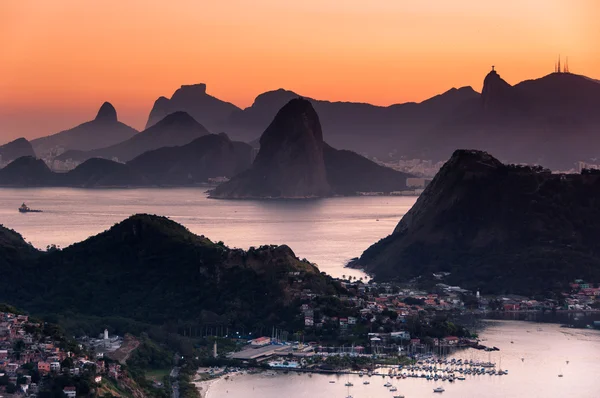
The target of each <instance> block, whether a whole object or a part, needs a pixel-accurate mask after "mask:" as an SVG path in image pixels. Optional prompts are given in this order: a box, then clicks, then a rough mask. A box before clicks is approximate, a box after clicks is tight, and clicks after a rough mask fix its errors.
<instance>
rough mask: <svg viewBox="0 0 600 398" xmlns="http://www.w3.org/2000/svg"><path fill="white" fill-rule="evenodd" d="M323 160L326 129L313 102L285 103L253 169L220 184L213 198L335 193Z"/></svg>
mask: <svg viewBox="0 0 600 398" xmlns="http://www.w3.org/2000/svg"><path fill="white" fill-rule="evenodd" d="M331 192H332V191H331V187H330V186H329V183H328V182H327V175H326V172H325V161H324V160H323V132H322V131H321V125H320V123H319V116H318V115H317V113H316V112H315V110H314V109H313V107H312V105H311V104H310V102H309V101H307V100H305V99H300V98H295V99H292V100H290V101H289V102H288V103H287V104H286V105H284V106H283V107H282V108H281V109H280V110H279V112H277V115H275V118H274V119H273V122H272V123H271V124H270V125H269V127H267V129H266V130H265V132H264V133H263V135H262V136H261V138H260V151H259V152H258V155H257V156H256V159H255V160H254V163H253V164H252V166H251V168H250V169H249V170H247V171H245V172H243V173H241V174H239V175H237V176H235V177H234V178H233V179H231V181H229V182H226V183H225V184H222V185H220V186H218V187H217V188H216V189H215V191H214V193H213V194H212V196H213V197H217V198H218V197H221V198H239V199H241V198H307V197H309V198H310V197H321V196H328V195H330V194H331Z"/></svg>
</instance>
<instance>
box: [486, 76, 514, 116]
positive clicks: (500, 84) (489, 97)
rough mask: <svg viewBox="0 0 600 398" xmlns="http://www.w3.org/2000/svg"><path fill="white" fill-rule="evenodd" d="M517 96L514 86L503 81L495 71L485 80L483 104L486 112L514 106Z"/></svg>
mask: <svg viewBox="0 0 600 398" xmlns="http://www.w3.org/2000/svg"><path fill="white" fill-rule="evenodd" d="M516 96H517V95H516V92H515V90H514V88H513V86H511V85H510V84H508V83H507V82H506V81H505V80H504V79H502V78H501V77H500V75H499V74H498V72H496V71H495V70H492V71H491V72H490V73H488V74H487V76H486V77H485V79H484V80H483V90H481V104H482V107H483V109H485V110H492V109H496V108H499V107H500V108H502V107H507V106H508V107H510V106H513V105H514V101H515V99H516Z"/></svg>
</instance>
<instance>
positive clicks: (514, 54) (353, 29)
mask: <svg viewBox="0 0 600 398" xmlns="http://www.w3.org/2000/svg"><path fill="white" fill-rule="evenodd" d="M0 15H1V16H0V22H2V23H1V26H2V32H3V34H2V35H0V36H1V37H2V38H1V39H0V43H1V44H2V48H3V55H4V57H3V63H2V64H1V65H0V141H1V142H6V141H9V140H11V139H14V138H17V137H20V136H24V137H26V138H30V139H32V138H36V137H41V136H45V135H48V134H51V133H55V132H58V131H61V130H64V129H67V128H70V127H73V126H75V125H77V124H79V123H82V122H85V121H87V120H91V119H92V118H93V117H94V116H95V114H96V112H97V110H98V108H99V107H100V105H101V104H102V103H103V102H104V101H109V102H111V103H112V104H113V105H114V106H115V108H116V109H117V112H118V114H119V119H120V120H121V121H122V122H124V123H126V124H128V125H130V126H132V127H134V128H137V129H142V128H143V126H144V125H145V123H146V120H147V117H148V113H149V111H150V109H151V108H152V105H153V103H154V101H155V100H156V99H157V98H158V97H159V96H167V97H170V96H171V95H172V93H173V92H174V91H175V90H176V89H177V88H178V87H180V86H181V85H184V84H195V83H201V82H203V83H206V84H207V92H208V93H209V94H211V95H213V96H215V97H217V98H219V99H222V100H224V101H228V102H231V103H233V104H235V105H237V106H239V107H242V108H244V107H247V106H249V105H251V104H252V101H253V100H254V98H255V97H256V95H258V94H260V93H262V92H265V91H269V90H274V89H277V88H285V89H288V90H292V91H295V92H298V93H300V94H302V95H306V96H309V97H313V98H317V99H325V100H331V101H352V102H368V103H372V104H375V105H384V106H385V105H390V104H394V103H403V102H412V101H414V102H420V101H423V100H425V99H427V98H430V97H432V96H434V95H437V94H440V93H443V92H445V91H447V90H448V89H450V88H452V87H457V88H458V87H462V86H472V87H473V88H474V89H475V90H477V91H480V90H481V86H482V83H483V77H484V76H485V73H487V72H488V71H489V69H490V66H491V65H496V66H497V69H498V70H499V73H500V74H501V75H502V77H503V78H504V79H505V80H507V81H508V82H509V83H511V84H514V83H517V82H520V81H522V80H525V79H530V78H536V77H540V76H544V75H547V74H548V73H551V72H552V71H553V64H554V61H555V59H556V58H557V56H558V54H562V55H563V58H564V57H566V56H568V57H569V64H570V66H571V71H572V72H573V73H577V74H583V75H586V76H590V77H594V78H597V76H595V75H594V74H595V73H596V71H598V70H600V54H598V52H597V51H595V49H596V48H597V44H598V34H597V32H596V26H595V24H596V22H595V21H597V20H598V17H599V16H600V5H598V4H596V3H595V2H593V1H591V0H581V1H578V2H577V3H576V4H572V3H565V2H560V1H554V0H553V1H537V0H535V1H534V0H532V1H528V2H518V1H508V2H503V3H491V4H489V3H486V4H482V2H479V1H475V0H459V1H455V2H453V3H452V4H447V3H446V2H440V1H438V2H431V3H428V4H416V3H410V4H408V3H401V2H396V1H384V0H380V1H375V2H371V3H369V4H365V3H363V2H358V1H349V2H345V3H344V4H343V6H340V5H339V4H338V3H337V2H334V1H324V2H317V1H307V2H303V3H302V4H282V3H280V2H275V1H273V0H260V1H255V2H246V1H229V2H224V3H222V4H218V5H217V4H208V5H206V4H200V3H198V2H193V1H182V2H178V3H177V7H167V6H163V5H157V4H148V3H145V2H144V3H141V2H139V1H132V2H127V3H126V4H117V3H111V4H104V3H103V4H100V3H91V4H88V3H81V2H76V1H70V0H63V1H57V2H52V3H34V2H30V1H22V2H19V3H8V4H7V3H3V4H1V5H0ZM533 22H535V23H533ZM32 115H33V116H34V117H32Z"/></svg>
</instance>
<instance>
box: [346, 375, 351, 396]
mask: <svg viewBox="0 0 600 398" xmlns="http://www.w3.org/2000/svg"><path fill="white" fill-rule="evenodd" d="M345 386H346V387H348V395H347V396H346V398H352V395H350V387H352V386H353V384H352V383H350V375H348V381H347V382H346V384H345Z"/></svg>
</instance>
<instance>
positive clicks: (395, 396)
mask: <svg viewBox="0 0 600 398" xmlns="http://www.w3.org/2000/svg"><path fill="white" fill-rule="evenodd" d="M394 398H404V395H394Z"/></svg>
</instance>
